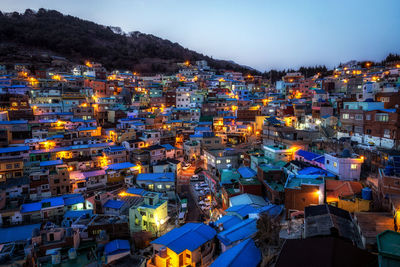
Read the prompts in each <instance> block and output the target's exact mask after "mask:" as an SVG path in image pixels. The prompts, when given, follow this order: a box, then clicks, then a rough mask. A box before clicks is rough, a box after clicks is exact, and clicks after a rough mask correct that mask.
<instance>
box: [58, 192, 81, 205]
mask: <svg viewBox="0 0 400 267" xmlns="http://www.w3.org/2000/svg"><path fill="white" fill-rule="evenodd" d="M63 197H64V205H66V206H70V205H75V204H79V203H84V202H85V198H84V197H83V196H82V195H80V194H76V195H71V196H68V195H64V196H63Z"/></svg>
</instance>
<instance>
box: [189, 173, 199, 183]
mask: <svg viewBox="0 0 400 267" xmlns="http://www.w3.org/2000/svg"><path fill="white" fill-rule="evenodd" d="M199 179H200V177H199V176H198V175H197V174H195V175H193V176H192V177H191V178H190V181H191V182H197V181H200V180H199Z"/></svg>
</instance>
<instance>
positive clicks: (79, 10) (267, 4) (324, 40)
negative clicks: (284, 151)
mask: <svg viewBox="0 0 400 267" xmlns="http://www.w3.org/2000/svg"><path fill="white" fill-rule="evenodd" d="M41 7H43V8H46V9H55V10H58V11H60V12H62V13H64V14H69V15H73V16H77V17H80V18H82V19H87V20H90V21H94V22H96V23H99V24H104V25H111V26H119V27H121V28H122V29H123V30H124V31H125V32H130V31H141V32H143V33H150V34H154V35H156V36H159V37H161V38H165V39H169V40H171V41H172V42H178V43H180V44H181V45H183V46H184V47H187V48H189V49H192V50H195V51H198V52H200V53H203V54H207V55H209V56H212V57H214V58H218V59H227V60H234V61H235V62H237V63H239V64H244V65H248V66H251V67H254V68H256V69H258V70H261V71H264V70H268V69H270V68H278V69H282V68H297V67H299V66H302V65H306V66H307V65H316V64H326V65H327V66H328V67H334V66H336V65H338V63H339V62H346V61H349V60H351V59H356V60H381V59H383V58H384V57H385V56H386V55H387V54H388V53H389V52H392V53H400V14H399V11H400V1H398V0H380V1H376V0H335V1H332V0H303V1H300V0H278V1H277V0H247V1H243V0H201V1H194V0H68V1H65V0H0V10H1V11H2V12H11V11H19V12H23V11H24V10H25V9H27V8H31V9H34V10H37V9H39V8H41Z"/></svg>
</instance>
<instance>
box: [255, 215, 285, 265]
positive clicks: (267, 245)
mask: <svg viewBox="0 0 400 267" xmlns="http://www.w3.org/2000/svg"><path fill="white" fill-rule="evenodd" d="M280 230H281V225H280V222H279V219H277V218H272V217H270V216H269V215H268V214H262V215H261V216H260V218H259V219H258V221H257V233H256V236H255V241H256V244H257V246H258V247H259V248H260V250H261V253H262V262H261V266H271V265H272V264H273V263H274V261H275V259H276V257H277V256H278V253H279V249H280V246H281V240H280V239H279V232H280Z"/></svg>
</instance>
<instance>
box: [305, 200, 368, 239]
mask: <svg viewBox="0 0 400 267" xmlns="http://www.w3.org/2000/svg"><path fill="white" fill-rule="evenodd" d="M331 235H332V236H338V237H341V238H343V239H347V240H349V241H350V242H355V243H356V244H357V245H358V246H361V244H360V238H359V236H358V232H357V231H356V229H355V225H354V222H353V220H352V218H351V215H350V213H349V212H348V211H345V210H342V209H339V208H337V207H334V206H330V205H328V204H324V205H315V206H308V207H305V209H304V237H305V238H309V237H315V236H331Z"/></svg>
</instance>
